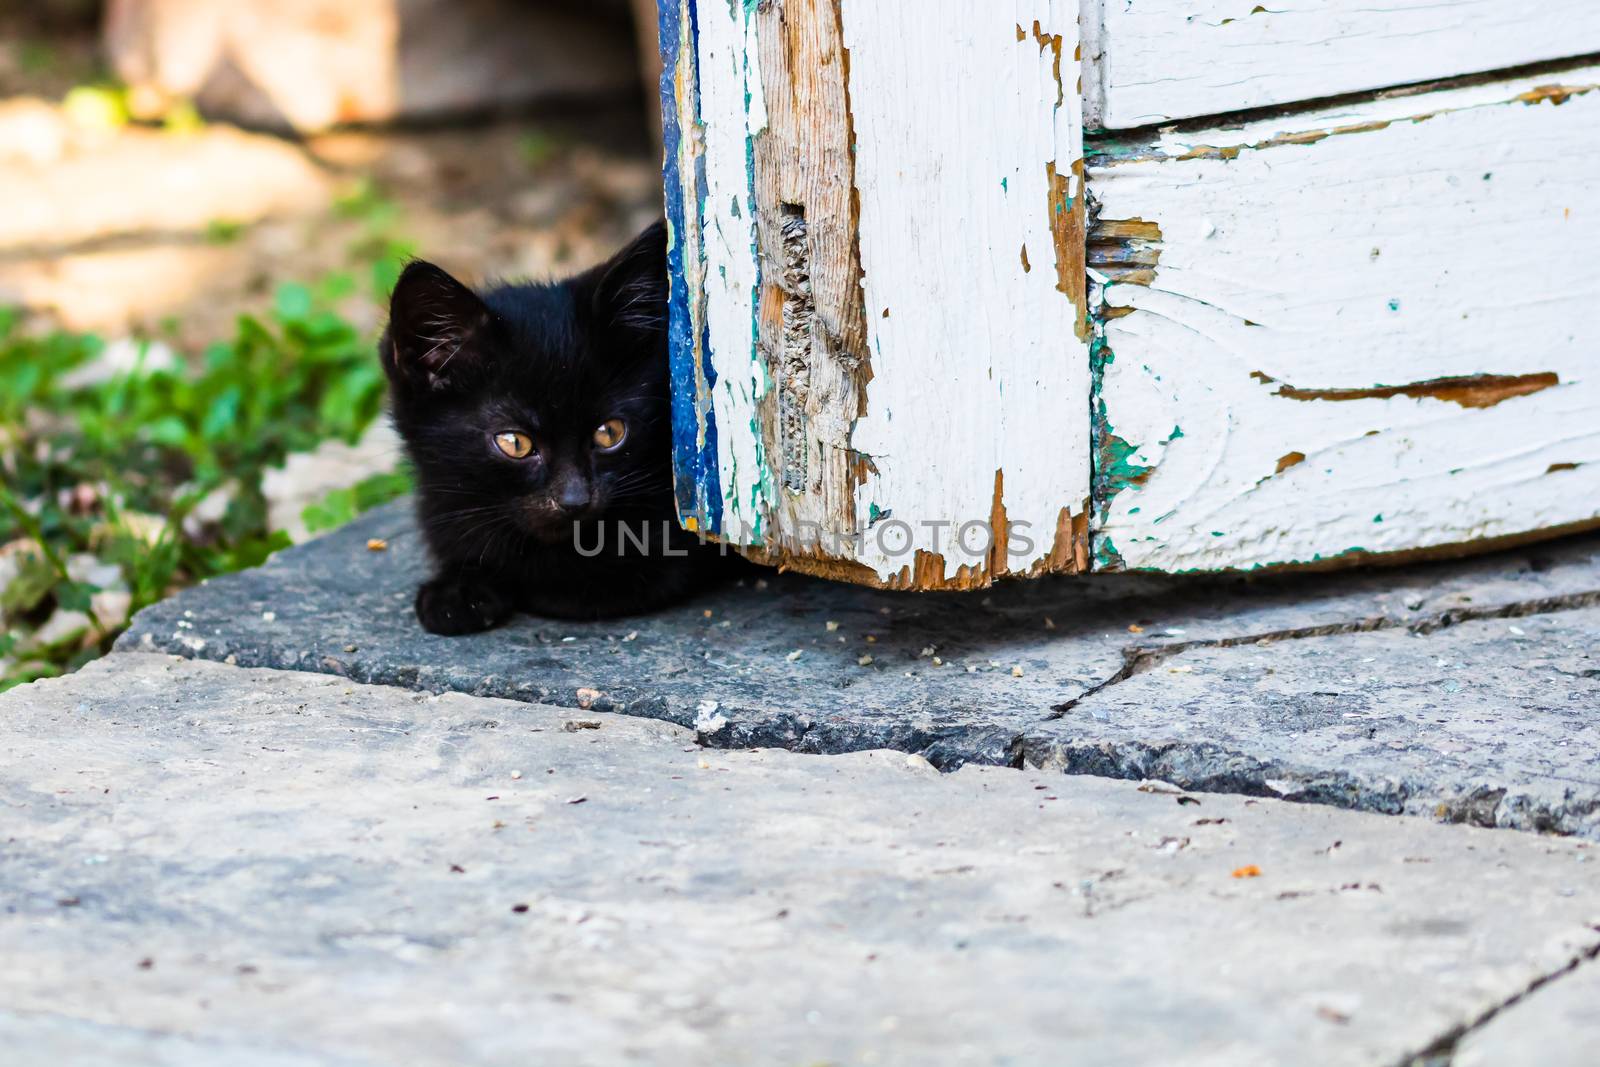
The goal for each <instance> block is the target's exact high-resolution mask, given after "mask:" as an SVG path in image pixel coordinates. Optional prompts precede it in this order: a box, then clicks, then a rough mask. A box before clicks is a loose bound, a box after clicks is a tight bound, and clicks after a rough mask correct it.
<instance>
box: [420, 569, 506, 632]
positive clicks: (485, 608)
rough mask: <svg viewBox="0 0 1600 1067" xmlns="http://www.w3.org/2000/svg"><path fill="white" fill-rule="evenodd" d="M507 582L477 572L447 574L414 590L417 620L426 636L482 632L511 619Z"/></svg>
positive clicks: (430, 580) (448, 572) (447, 572)
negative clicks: (430, 634)
mask: <svg viewBox="0 0 1600 1067" xmlns="http://www.w3.org/2000/svg"><path fill="white" fill-rule="evenodd" d="M505 590H506V583H505V582H503V581H500V582H497V581H495V579H494V577H493V576H492V575H487V574H483V573H479V572H459V571H457V572H450V571H446V572H445V573H444V574H441V575H438V576H437V577H435V578H431V579H429V580H428V581H426V582H423V583H422V588H420V589H418V590H417V620H418V621H419V622H421V623H422V628H423V629H424V630H427V631H428V632H429V633H435V634H442V635H444V636H446V637H455V636H457V635H460V634H475V633H482V632H483V631H484V630H492V629H494V628H495V627H496V626H499V625H500V624H501V623H503V622H505V621H506V620H507V619H509V618H511V615H512V613H513V612H514V611H515V610H516V606H515V604H514V603H513V602H512V599H511V597H510V596H509V595H507V593H506V591H505Z"/></svg>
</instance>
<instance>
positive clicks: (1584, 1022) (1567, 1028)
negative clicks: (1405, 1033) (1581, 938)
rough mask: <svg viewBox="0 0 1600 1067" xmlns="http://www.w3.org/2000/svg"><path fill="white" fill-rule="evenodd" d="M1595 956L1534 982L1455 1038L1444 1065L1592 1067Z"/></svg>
mask: <svg viewBox="0 0 1600 1067" xmlns="http://www.w3.org/2000/svg"><path fill="white" fill-rule="evenodd" d="M1597 1005H1600V961H1597V960H1596V959H1595V958H1594V957H1593V956H1590V957H1589V958H1588V959H1586V960H1584V961H1583V962H1581V963H1579V964H1578V965H1577V966H1576V967H1574V968H1573V970H1572V973H1570V974H1564V975H1560V976H1558V977H1557V978H1556V979H1555V980H1553V981H1551V982H1550V983H1549V984H1547V985H1543V986H1540V987H1539V988H1538V989H1536V990H1534V991H1533V992H1532V993H1530V994H1528V996H1527V997H1526V998H1525V999H1523V1000H1520V1001H1518V1002H1517V1003H1515V1004H1513V1005H1511V1006H1510V1007H1509V1008H1507V1009H1506V1010H1505V1011H1504V1012H1502V1013H1500V1014H1497V1015H1495V1016H1494V1017H1493V1018H1492V1019H1489V1020H1488V1021H1487V1022H1486V1023H1485V1024H1484V1025H1483V1026H1482V1028H1481V1029H1477V1030H1475V1031H1474V1032H1471V1033H1468V1034H1466V1035H1464V1036H1463V1037H1462V1038H1461V1039H1460V1040H1459V1041H1458V1042H1457V1043H1455V1045H1454V1048H1455V1058H1454V1059H1452V1060H1451V1061H1450V1067H1502V1065H1504V1064H1508V1063H1536V1064H1538V1065H1539V1067H1593V1064H1594V1062H1595V1061H1596V1060H1597V1059H1600V1010H1596V1006H1597Z"/></svg>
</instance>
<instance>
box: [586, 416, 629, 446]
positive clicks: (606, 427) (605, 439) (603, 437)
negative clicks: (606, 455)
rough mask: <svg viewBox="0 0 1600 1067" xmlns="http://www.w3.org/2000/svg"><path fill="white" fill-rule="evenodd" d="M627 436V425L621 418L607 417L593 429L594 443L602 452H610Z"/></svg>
mask: <svg viewBox="0 0 1600 1067" xmlns="http://www.w3.org/2000/svg"><path fill="white" fill-rule="evenodd" d="M627 436H628V425H627V423H625V422H623V421H622V420H621V419H607V420H606V421H605V422H602V423H601V424H600V425H599V426H598V427H596V428H595V431H594V443H595V445H596V446H597V447H598V448H599V449H600V450H601V451H603V452H610V451H611V450H612V449H614V448H616V447H618V446H619V445H621V444H622V441H623V438H625V437H627Z"/></svg>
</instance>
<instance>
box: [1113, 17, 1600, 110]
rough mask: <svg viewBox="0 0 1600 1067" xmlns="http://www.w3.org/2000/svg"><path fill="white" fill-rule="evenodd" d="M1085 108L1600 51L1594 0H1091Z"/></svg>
mask: <svg viewBox="0 0 1600 1067" xmlns="http://www.w3.org/2000/svg"><path fill="white" fill-rule="evenodd" d="M1084 21H1085V36H1086V38H1087V43H1088V44H1089V47H1088V48H1087V55H1088V62H1087V63H1086V68H1087V75H1088V76H1087V78H1086V84H1085V86H1084V94H1085V100H1084V107H1085V111H1086V114H1087V121H1088V123H1089V125H1090V126H1092V127H1109V128H1128V127H1134V126H1144V125H1147V124H1153V123H1160V122H1170V121H1172V120H1174V119H1183V118H1193V117H1197V116H1204V115H1217V114H1222V113H1224V112H1229V111H1239V110H1243V109H1246V108H1256V107H1266V106H1271V105H1277V104H1286V103H1293V102H1296V101H1302V100H1316V99H1320V98H1323V97H1329V96H1336V95H1339V94H1343V93H1351V92H1358V91H1361V90H1367V89H1378V88H1383V87H1387V86H1396V85H1407V84H1412V83H1416V82H1425V81H1430V80H1436V79H1439V78H1448V77H1454V76H1456V75H1461V74H1474V73H1479V72H1484V71H1494V70H1501V69H1505V68H1508V67H1514V66H1520V65H1522V64H1527V63H1536V62H1544V61H1548V60H1555V59H1563V58H1567V57H1570V56H1581V55H1586V54H1589V53H1593V52H1600V5H1596V4H1595V3H1594V2H1593V0H1544V2H1542V3H1538V4H1517V3H1507V2H1506V0H1378V2H1375V3H1363V4H1351V3H1349V2H1347V0H1269V2H1267V3H1259V2H1257V0H1210V2H1208V3H1205V4H1196V3H1194V0H1137V2H1130V0H1086V2H1085V10H1084Z"/></svg>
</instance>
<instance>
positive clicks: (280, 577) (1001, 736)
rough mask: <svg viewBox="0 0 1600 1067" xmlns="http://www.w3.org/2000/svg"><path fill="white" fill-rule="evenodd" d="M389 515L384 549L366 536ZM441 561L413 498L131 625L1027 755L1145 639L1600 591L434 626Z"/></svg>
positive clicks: (489, 686) (745, 739)
mask: <svg viewBox="0 0 1600 1067" xmlns="http://www.w3.org/2000/svg"><path fill="white" fill-rule="evenodd" d="M373 537H377V538H381V539H384V540H386V541H387V542H388V544H389V546H390V547H389V549H388V551H386V552H369V551H368V550H367V548H366V544H367V541H368V539H369V538H373ZM422 574H423V561H422V558H421V553H420V547H419V544H418V539H417V536H416V533H415V530H414V527H413V525H412V522H411V519H410V516H409V511H408V508H407V505H406V504H404V503H399V504H395V505H391V506H389V507H387V508H383V509H380V510H378V511H377V512H374V513H371V514H369V515H367V516H365V517H363V518H362V519H360V520H358V521H357V522H356V523H354V524H353V525H351V526H349V527H347V528H345V529H344V530H341V531H338V532H337V533H334V534H333V535H331V536H329V537H326V538H323V539H321V540H318V541H315V542H313V543H311V544H309V545H304V546H301V547H299V548H296V549H293V550H290V551H288V552H284V553H282V554H280V555H279V556H277V557H275V558H274V559H272V560H271V561H270V562H269V563H268V564H267V565H266V566H265V567H263V568H261V569H259V570H254V571H247V572H244V573H242V574H237V575H230V576H228V577H224V578H219V579H216V580H214V581H211V582H208V583H206V584H205V585H203V586H200V587H197V588H195V589H191V590H188V591H186V592H184V593H182V594H180V595H179V596H177V597H175V598H173V599H171V600H169V601H166V602H164V603H162V604H158V605H156V606H154V607H152V608H150V609H148V610H147V611H145V612H144V613H142V614H141V615H140V616H139V617H138V618H137V619H136V620H135V622H134V625H133V628H132V629H131V630H130V631H129V633H128V634H126V635H125V636H124V637H123V638H122V640H121V642H120V643H119V645H118V647H119V648H120V649H123V650H125V651H137V650H148V651H164V652H172V653H176V654H180V655H185V656H197V657H201V658H207V659H215V660H222V661H229V662H234V663H237V664H240V665H243V666H259V667H274V668H284V669H292V670H310V671H319V672H324V673H332V674H340V675H344V676H348V677H350V678H354V679H357V680H360V681H368V682H377V683H384V684H395V685H402V686H408V687H414V688H421V689H427V690H430V691H443V690H456V691H461V692H467V693H473V694H478V695H486V696H497V697H508V698H512V699H520V700H534V701H545V702H551V703H556V704H561V705H565V706H568V707H576V706H579V705H580V704H583V703H590V704H592V705H593V706H594V707H596V708H599V709H604V710H613V711H618V712H624V713H627V714H634V715H644V716H649V717H653V718H659V719H664V720H668V721H671V722H675V723H678V724H680V725H692V724H694V723H695V722H696V720H697V719H699V720H701V721H702V722H709V723H710V724H712V725H717V724H719V723H725V725H720V726H719V728H718V729H716V730H715V731H714V732H710V733H708V734H707V740H708V741H709V742H710V743H712V744H716V745H719V746H723V747H748V746H752V745H761V746H777V747H783V748H789V749H793V750H798V751H807V752H823V753H826V752H842V751H852V750H858V749H865V748H879V747H890V748H897V749H901V750H904V751H909V752H919V753H922V754H924V755H926V756H927V757H928V758H929V759H930V760H932V761H933V762H934V763H935V764H936V765H938V766H940V767H945V768H953V767H958V766H960V765H961V764H962V763H965V762H968V761H973V762H983V763H1001V764H1005V763H1012V764H1014V763H1016V762H1018V761H1019V759H1020V743H1021V737H1022V734H1023V732H1024V730H1025V729H1026V728H1027V727H1028V726H1030V725H1031V724H1033V723H1035V722H1038V721H1039V720H1041V719H1043V718H1045V717H1047V716H1048V715H1050V714H1051V709H1052V708H1054V707H1056V706H1058V705H1061V704H1064V703H1069V702H1071V701H1073V700H1075V699H1078V698H1080V697H1082V696H1084V695H1085V694H1086V693H1089V692H1091V691H1093V690H1094V689H1096V688H1097V687H1099V686H1102V685H1105V684H1106V683H1108V682H1109V681H1111V680H1113V679H1115V678H1117V677H1118V676H1119V673H1120V672H1122V671H1123V670H1124V668H1125V666H1126V664H1127V663H1129V662H1130V661H1132V660H1136V659H1137V658H1138V655H1139V653H1140V651H1141V650H1144V649H1158V650H1161V649H1166V648H1170V647H1174V646H1188V645H1193V644H1196V643H1208V642H1237V641H1246V640H1254V639H1255V638H1256V637H1259V636H1263V635H1268V636H1285V635H1302V634H1315V633H1323V632H1329V631H1337V630H1345V629H1371V628H1375V627H1389V626H1394V627H1420V628H1433V627H1437V626H1441V625H1446V624H1448V623H1449V622H1451V621H1453V620H1455V619H1458V618H1466V617H1473V616H1477V615H1494V614H1502V613H1512V614H1515V613H1521V612H1526V611H1531V610H1535V609H1537V608H1538V607H1540V606H1544V607H1549V606H1566V605H1571V604H1577V603H1586V602H1587V603H1594V602H1600V537H1587V538H1576V539H1569V540H1567V541H1564V542H1556V543H1551V544H1547V545H1542V546H1535V547H1532V548H1527V549H1523V550H1520V551H1517V552H1512V553H1504V554H1500V555H1496V556H1492V557H1486V558H1481V559H1475V560H1468V561H1460V562H1453V563H1446V564H1435V565H1430V566H1418V567H1411V568H1406V569H1396V570H1376V571H1370V572H1362V573H1355V574H1349V573H1345V574H1337V575H1333V574H1311V575H1298V576H1279V577H1263V578H1256V579H1249V578H1243V577H1223V578H1188V579H1185V578H1168V577H1158V576H1148V575H1108V576H1098V577H1094V578H1078V579H1072V578H1067V579H1046V580H1039V581H1029V582H1015V583H1006V584H1002V585H999V586H997V587H995V588H994V589H992V590H988V591H984V592H976V593H947V594H926V593H925V594H908V593H885V592H879V591H874V590H870V589H862V588H858V587H853V586H846V585H840V584H835V583H828V582H821V581H816V580H812V579H807V578H802V577H799V576H795V575H781V576H780V575H776V574H774V575H772V576H771V577H770V580H764V582H763V584H761V585H759V586H758V585H757V584H756V583H755V582H749V583H746V584H744V585H742V586H728V587H725V588H723V589H720V590H717V591H714V592H711V593H709V594H707V595H706V596H704V597H702V598H701V599H699V600H697V601H695V602H694V603H691V604H688V605H685V606H683V607H680V608H677V609H674V610H671V611H666V612H662V613H659V614H656V615H652V616H649V617H644V618H638V619H631V620H625V621H618V622H600V623H564V622H551V621H548V620H538V619H528V618H524V619H520V620H518V621H517V622H516V623H514V624H513V625H511V626H509V627H507V628H505V629H503V630H499V631H495V632H493V633H489V634H483V635H478V636H473V637H465V638H439V637H433V636H431V635H428V634H425V633H423V632H422V630H421V629H420V628H419V627H418V625H417V622H416V619H415V618H414V616H413V614H412V611H411V599H412V596H413V593H414V591H415V587H416V585H417V583H418V581H419V580H420V579H421V577H422ZM830 622H832V623H836V624H837V627H838V628H837V629H836V630H829V629H828V624H829V623H830ZM630 635H631V636H630ZM797 652H798V653H799V656H798V658H794V659H791V657H792V656H794V654H795V653H797ZM867 656H870V657H871V662H869V663H865V664H863V663H862V662H861V660H862V658H863V657H867ZM935 657H937V658H938V659H939V660H940V661H941V663H942V664H943V665H942V666H935V665H934V658H935ZM1017 670H1020V671H1021V676H1020V677H1018V676H1017V675H1016V674H1015V671H1017ZM580 690H592V691H595V692H597V693H598V694H599V695H598V696H592V695H589V696H580ZM713 704H714V705H715V706H714V707H713ZM703 709H710V710H709V711H704V710H703Z"/></svg>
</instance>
